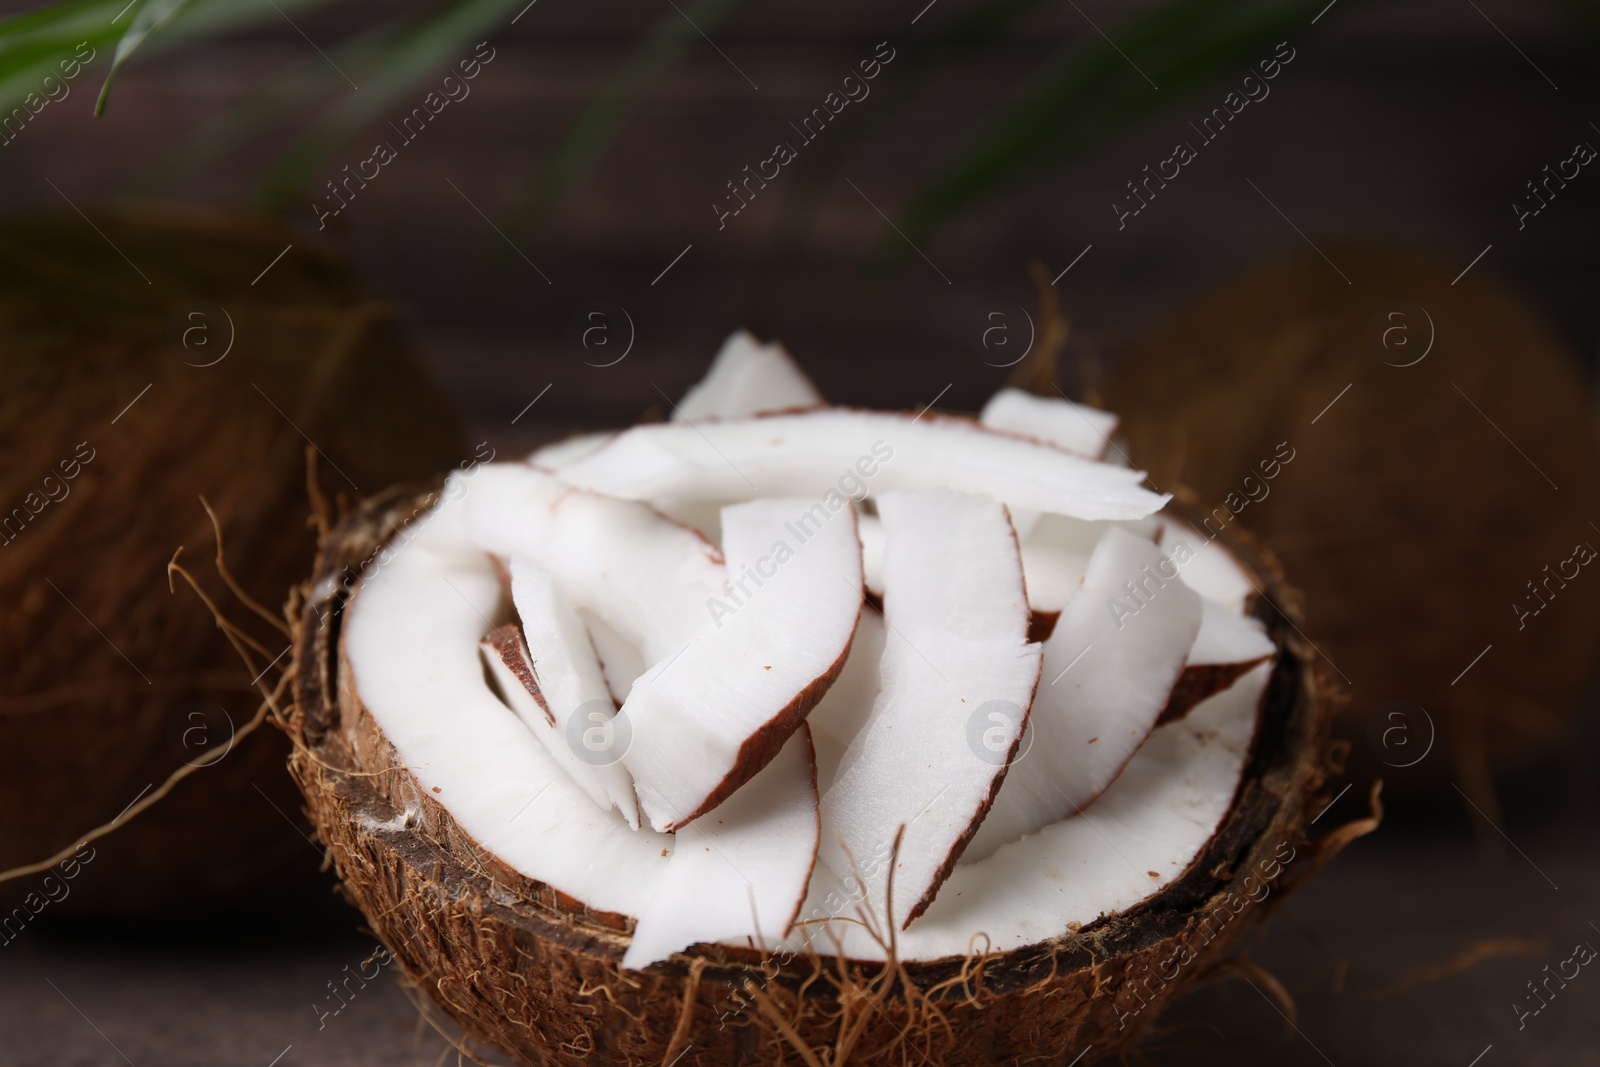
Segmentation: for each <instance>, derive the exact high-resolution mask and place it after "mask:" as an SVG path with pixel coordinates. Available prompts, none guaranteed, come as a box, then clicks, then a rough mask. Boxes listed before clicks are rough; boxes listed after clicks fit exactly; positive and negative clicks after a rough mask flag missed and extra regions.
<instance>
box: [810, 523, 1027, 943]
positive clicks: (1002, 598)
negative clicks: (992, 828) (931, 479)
mask: <svg viewBox="0 0 1600 1067" xmlns="http://www.w3.org/2000/svg"><path fill="white" fill-rule="evenodd" d="M878 510H879V514H880V515H881V516H882V519H883V524H884V529H885V531H886V533H887V541H886V546H885V552H884V583H885V588H884V610H885V616H884V618H885V622H886V625H887V628H888V632H889V636H888V638H887V644H886V647H885V649H884V652H883V656H882V668H881V682H882V689H881V692H880V693H879V694H878V697H877V699H876V700H875V701H874V702H873V705H872V711H871V713H870V715H869V716H868V717H867V721H866V722H865V724H863V725H862V727H861V728H860V730H859V732H858V733H857V734H856V736H855V738H854V740H853V741H851V743H850V746H849V748H848V749H847V750H846V751H845V754H844V757H843V759H842V760H841V762H840V766H839V771H838V776H837V778H836V780H835V781H834V783H833V785H832V786H831V787H830V788H829V789H828V792H827V794H826V795H825V796H824V797H823V800H822V818H823V827H824V832H823V842H822V855H823V856H824V857H826V858H827V861H828V863H829V866H830V867H831V868H832V869H833V870H835V871H837V872H840V873H853V874H855V875H857V876H859V877H860V878H861V881H862V883H863V885H864V886H865V890H866V893H867V899H868V900H870V901H872V902H873V903H874V904H875V905H879V906H881V905H882V904H883V903H884V902H885V901H887V902H888V906H889V910H890V913H891V915H892V917H893V918H894V920H895V921H896V922H899V923H900V924H901V925H902V926H903V925H907V924H909V923H911V921H912V920H914V919H916V918H917V916H919V915H921V914H922V913H923V912H924V911H925V910H926V909H927V908H928V906H929V905H930V904H932V903H933V899H934V896H935V894H936V893H938V891H939V886H940V885H941V884H942V883H943V882H944V880H945V878H947V877H948V876H949V874H950V872H951V870H953V869H954V867H955V864H956V860H958V859H959V858H960V856H961V853H962V850H963V849H964V848H965V847H966V844H967V842H968V840H969V839H970V838H971V836H972V833H973V831H974V829H975V828H976V827H977V825H978V823H979V822H980V821H982V819H983V817H984V813H985V812H986V811H987V810H988V809H989V805H990V803H991V802H992V801H993V798H994V794H995V790H996V789H997V788H998V787H999V784H1000V779H1001V778H1002V777H1003V776H1004V775H1005V770H1006V763H1007V760H1008V759H1009V757H1010V755H1011V753H1012V752H1013V751H1014V749H1015V747H1016V744H1017V742H1018V740H1019V739H1020V738H1021V736H1022V731H1023V728H1024V725H1025V723H1026V721H1027V715H1028V706H1029V704H1030V703H1031V702H1032V700H1033V693H1034V688H1035V687H1036V686H1037V685H1038V682H1039V664H1040V649H1039V646H1038V645H1033V644H1029V643H1028V639H1027V633H1028V621H1029V615H1028V601H1027V596H1026V594H1025V592H1024V590H1023V584H1022V562H1021V559H1020V558H1019V556H1018V554H1017V544H1016V536H1015V534H1014V533H1013V532H1012V530H1011V522H1010V520H1009V519H1008V518H1007V517H1006V512H1005V508H1004V507H1002V506H1001V505H999V504H997V503H995V502H994V501H993V500H990V499H988V498H986V497H979V496H973V495H969V494H963V493H954V492H949V491H927V492H920V493H887V494H885V495H884V496H883V497H881V498H880V500H879V504H878ZM902 832H903V837H902V839H901V841H900V845H899V852H898V861H897V862H896V863H895V865H894V868H893V887H894V894H893V899H889V894H888V887H889V884H890V864H889V863H888V862H887V860H888V857H889V856H890V854H891V853H892V852H893V850H894V845H895V840H896V836H897V835H898V834H902Z"/></svg>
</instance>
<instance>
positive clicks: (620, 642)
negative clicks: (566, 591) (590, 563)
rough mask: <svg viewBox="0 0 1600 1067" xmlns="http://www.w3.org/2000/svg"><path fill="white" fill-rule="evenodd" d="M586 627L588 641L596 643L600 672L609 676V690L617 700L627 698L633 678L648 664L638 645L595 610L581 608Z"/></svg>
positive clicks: (607, 682) (580, 616)
mask: <svg viewBox="0 0 1600 1067" xmlns="http://www.w3.org/2000/svg"><path fill="white" fill-rule="evenodd" d="M578 618H580V619H582V620H583V627H584V629H585V630H587V631H588V632H589V643H590V644H592V645H593V646H594V651H595V656H596V657H597V658H598V659H599V660H600V673H601V675H602V676H604V678H605V680H606V690H607V691H608V692H609V693H610V694H611V699H612V701H613V702H614V703H617V704H621V703H622V702H623V701H624V700H627V699H628V691H629V690H631V689H632V688H633V683H634V680H635V679H637V678H638V677H639V675H641V674H643V673H644V672H645V669H646V668H647V667H648V666H649V664H648V663H646V662H645V661H644V657H643V656H642V655H640V654H639V649H638V648H637V647H635V646H634V645H632V644H630V643H629V642H628V640H627V638H625V637H623V636H622V635H621V634H619V633H618V632H617V631H616V628H615V627H614V626H612V625H611V624H610V623H608V622H606V621H605V620H604V619H602V618H601V617H600V616H598V615H596V614H595V613H594V612H592V611H583V610H581V609H580V610H579V611H578Z"/></svg>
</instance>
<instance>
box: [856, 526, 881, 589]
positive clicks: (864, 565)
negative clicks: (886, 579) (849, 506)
mask: <svg viewBox="0 0 1600 1067" xmlns="http://www.w3.org/2000/svg"><path fill="white" fill-rule="evenodd" d="M856 522H857V523H858V528H859V530H860V534H861V574H862V579H863V581H865V582H866V586H867V591H868V592H870V593H872V594H873V595H874V596H877V597H882V596H883V544H884V533H883V520H881V519H879V518H878V516H876V515H861V516H858V517H857V519H856Z"/></svg>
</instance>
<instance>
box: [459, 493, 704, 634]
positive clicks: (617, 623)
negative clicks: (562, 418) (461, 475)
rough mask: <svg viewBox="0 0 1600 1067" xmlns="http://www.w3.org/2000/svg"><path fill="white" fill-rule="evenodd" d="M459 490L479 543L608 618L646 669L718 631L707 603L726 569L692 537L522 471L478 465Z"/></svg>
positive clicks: (654, 516) (634, 508)
mask: <svg viewBox="0 0 1600 1067" xmlns="http://www.w3.org/2000/svg"><path fill="white" fill-rule="evenodd" d="M454 478H455V476H454V475H452V479H454ZM461 484H463V486H464V487H465V493H464V496H463V503H464V504H465V508H464V510H463V512H462V519H463V520H464V521H465V522H466V524H467V532H468V535H469V536H470V538H471V539H472V541H473V543H474V544H476V545H477V546H478V547H479V548H480V549H482V550H483V551H485V552H489V553H491V554H493V555H496V556H500V557H502V558H506V559H510V558H512V557H518V556H520V557H523V558H525V559H528V560H530V561H532V562H534V563H536V564H538V565H539V566H540V567H543V568H544V569H545V570H546V571H547V572H549V574H550V576H551V578H552V579H553V580H554V581H555V583H556V587H557V588H558V589H559V590H560V591H561V594H562V595H563V596H564V597H565V598H566V599H567V600H568V601H569V602H570V603H571V604H572V605H573V606H574V607H577V608H579V609H581V610H584V611H587V612H589V613H591V614H593V615H595V616H597V617H599V618H600V619H602V620H603V621H604V622H605V623H606V624H607V625H608V626H610V627H611V628H612V629H613V630H615V631H616V633H617V634H618V635H620V636H621V638H622V639H623V640H625V641H627V642H628V643H629V644H631V645H633V646H634V647H636V648H638V649H639V652H640V654H641V655H642V656H643V658H644V660H645V662H647V663H657V662H659V661H661V660H662V659H664V658H666V657H667V656H670V655H672V654H673V653H674V652H676V651H677V650H678V649H680V648H682V647H683V644H684V642H685V641H688V640H689V639H690V638H692V637H693V636H694V635H695V634H696V633H698V632H699V631H701V630H703V629H706V628H707V627H708V626H709V625H710V619H709V618H708V617H707V615H706V602H707V600H708V599H709V598H711V597H716V596H720V595H721V594H722V583H723V581H724V580H725V579H726V577H727V572H726V570H725V569H724V567H723V565H722V558H721V554H720V553H719V552H718V551H717V549H716V547H715V546H713V545H712V544H710V543H709V542H708V541H706V540H705V539H704V538H703V537H701V536H700V534H698V533H697V532H695V531H694V530H691V529H689V528H687V527H684V526H680V525H679V524H677V523H675V522H673V521H671V520H670V519H668V518H666V517H665V516H664V515H661V514H660V513H658V512H656V511H655V510H653V509H652V508H650V507H648V506H646V505H644V504H640V503H636V502H633V501H627V500H615V499H612V498H610V497H603V496H599V495H596V494H594V493H588V492H584V491H583V490H580V489H574V488H573V487H572V486H570V485H568V484H566V483H565V482H563V481H561V480H560V479H558V478H557V477H555V476H554V475H552V474H550V473H548V472H546V471H540V470H535V469H534V468H532V467H527V466H523V465H520V464H512V463H493V464H489V465H487V466H483V467H479V468H478V469H477V471H476V472H475V473H474V476H473V477H472V478H471V479H470V480H469V481H463V482H462V483H461ZM446 492H447V493H448V492H449V489H448V488H447V489H446ZM602 561H603V565H602Z"/></svg>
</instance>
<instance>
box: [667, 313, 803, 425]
mask: <svg viewBox="0 0 1600 1067" xmlns="http://www.w3.org/2000/svg"><path fill="white" fill-rule="evenodd" d="M821 403H823V399H822V394H821V393H819V392H817V387H816V386H814V385H812V384H811V379H810V378H808V377H806V372H805V371H803V370H801V369H800V366H799V364H797V363H796V362H795V361H794V357H792V356H790V355H789V353H788V351H787V350H786V349H785V348H784V347H783V346H782V345H780V344H778V343H777V342H773V343H771V344H762V343H761V342H760V341H758V340H756V338H755V336H754V335H753V334H751V333H750V332H749V331H747V330H736V331H734V332H733V333H731V334H729V335H728V339H727V340H726V341H724V342H723V343H722V350H721V351H719V352H718V353H717V358H716V359H714V360H712V361H711V369H710V370H708V371H707V372H706V376H705V377H704V378H702V379H700V381H699V382H697V383H696V384H694V385H692V386H690V387H689V391H688V392H687V393H685V394H684V395H683V399H682V400H680V401H678V403H677V406H676V407H675V408H674V409H673V412H672V418H673V421H674V422H691V421H693V420H696V419H736V418H742V417H744V416H746V415H757V414H760V413H761V412H764V411H782V410H784V409H785V408H803V407H813V406H815V405H817V404H821Z"/></svg>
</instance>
